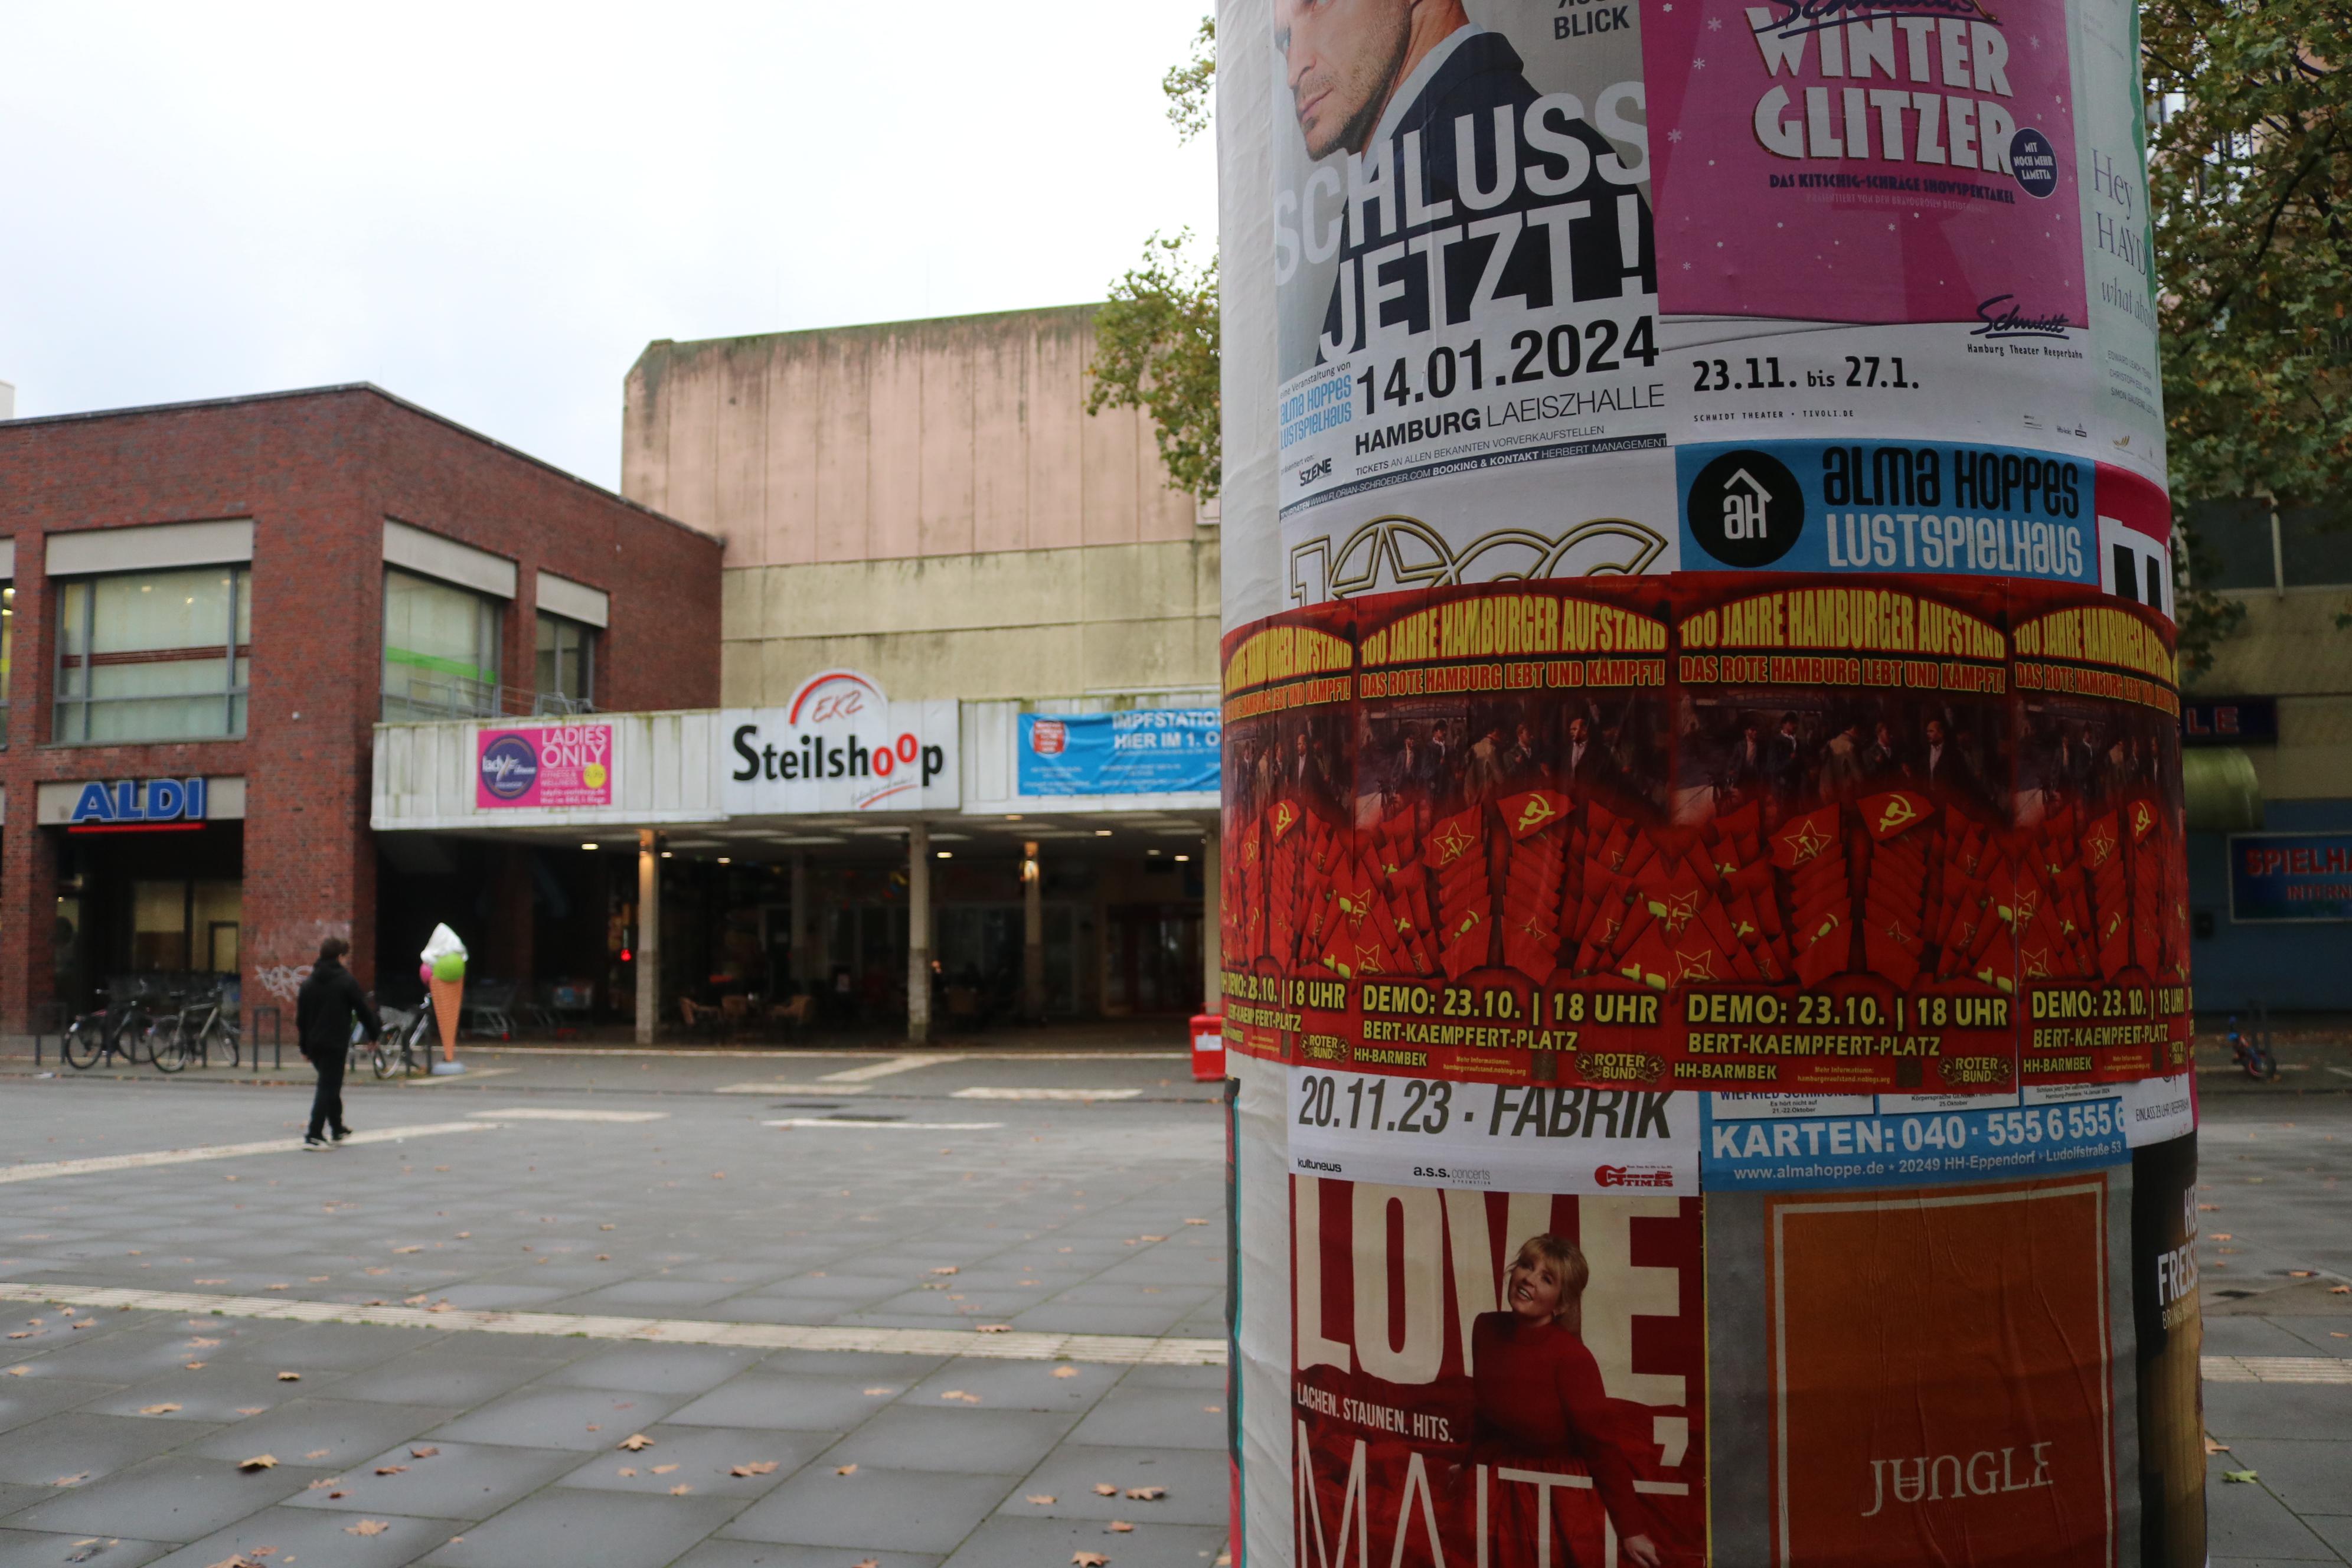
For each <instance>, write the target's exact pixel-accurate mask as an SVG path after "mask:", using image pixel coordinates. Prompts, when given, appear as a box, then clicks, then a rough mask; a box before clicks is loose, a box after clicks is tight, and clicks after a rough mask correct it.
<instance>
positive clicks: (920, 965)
mask: <svg viewBox="0 0 2352 1568" xmlns="http://www.w3.org/2000/svg"><path fill="white" fill-rule="evenodd" d="M930 1037H931V829H930V826H929V824H928V823H921V822H918V823H917V824H915V825H914V826H912V827H909V828H908V829H907V1043H908V1045H910V1046H919V1045H922V1044H924V1043H926V1042H927V1041H929V1039H930Z"/></svg>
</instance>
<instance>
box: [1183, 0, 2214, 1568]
mask: <svg viewBox="0 0 2352 1568" xmlns="http://www.w3.org/2000/svg"><path fill="white" fill-rule="evenodd" d="M1220 37H1221V39H1223V41H1224V43H1225V46H1226V47H1227V49H1228V51H1229V52H1230V53H1234V54H1237V55H1238V56H1240V57H1241V58H1234V59H1231V60H1229V61H1221V64H1220V73H1221V80H1223V82H1225V83H1226V84H1227V85H1228V86H1230V85H1231V84H1233V83H1235V82H1247V83H1250V84H1251V85H1252V89H1253V91H1254V92H1255V93H1256V94H1257V96H1256V97H1254V98H1250V99H1244V100H1240V101H1238V102H1236V101H1234V100H1233V99H1232V98H1231V97H1228V98H1227V99H1226V100H1224V101H1223V102H1221V105H1220V136H1221V139H1222V143H1223V168H1224V175H1225V179H1226V181H1227V183H1228V185H1229V186H1233V187H1236V188H1238V189H1240V190H1241V191H1243V192H1244V195H1239V196H1236V195H1233V194H1231V192H1229V194H1228V197H1227V213H1226V225H1227V228H1228V231H1229V233H1231V232H1240V233H1244V234H1250V235H1254V236H1255V235H1262V236H1263V237H1264V239H1265V243H1266V244H1267V246H1268V247H1269V248H1270V249H1271V252H1272V256H1271V266H1270V267H1268V266H1264V265H1262V264H1261V263H1260V261H1259V260H1257V259H1255V258H1236V260H1235V262H1234V267H1233V268H1232V269H1231V270H1230V272H1229V278H1230V279H1232V285H1231V288H1230V290H1229V293H1228V296H1227V305H1226V309H1227V310H1228V312H1229V314H1230V316H1231V318H1232V319H1231V320H1229V321H1228V322H1227V327H1228V332H1227V341H1228V342H1229V344H1232V345H1233V347H1232V349H1231V362H1230V363H1229V365H1228V385H1227V406H1228V408H1229V409H1234V408H1240V407H1251V408H1258V409H1265V410H1267V411H1268V413H1269V416H1268V417H1265V419H1264V420H1263V421H1262V422H1261V423H1259V424H1256V425H1253V426H1236V425H1231V424H1229V426H1228V430H1227V462H1228V474H1229V478H1230V479H1232V480H1233V481H1234V483H1233V484H1232V486H1231V488H1229V489H1228V493H1227V499H1226V503H1225V528H1226V531H1227V534H1228V536H1229V537H1228V542H1227V550H1228V556H1229V561H1231V562H1245V563H1253V564H1251V565H1250V566H1248V567H1247V568H1245V569H1229V575H1228V578H1227V584H1226V596H1227V604H1228V614H1227V631H1226V636H1225V640H1224V647H1223V656H1224V667H1223V715H1222V717H1223V745H1224V759H1225V763H1224V769H1223V790H1224V836H1225V845H1224V848H1225V854H1224V858H1223V866H1222V868H1221V874H1222V895H1223V896H1222V900H1221V919H1220V921H1219V937H1220V942H1221V950H1222V958H1223V989H1224V994H1225V1016H1226V1020H1227V1034H1228V1043H1229V1047H1230V1048H1231V1049H1232V1050H1234V1052H1235V1053H1236V1054H1237V1055H1239V1056H1241V1057H1244V1058H1251V1059H1252V1060H1253V1061H1254V1062H1255V1063H1256V1064H1261V1065H1262V1067H1263V1068H1264V1069H1265V1071H1267V1072H1268V1073H1270V1074H1274V1075H1278V1078H1279V1081H1280V1082H1281V1083H1282V1084H1283V1085H1284V1086H1285V1087H1284V1099H1283V1103H1282V1105H1281V1107H1280V1110H1279V1113H1278V1115H1277V1114H1260V1115H1257V1116H1255V1117H1244V1118H1243V1119H1242V1120H1241V1121H1240V1122H1239V1123H1238V1126H1239V1137H1240V1139H1241V1149H1240V1157H1239V1160H1238V1163H1237V1169H1238V1170H1239V1171H1240V1172H1242V1173H1243V1175H1242V1178H1241V1180H1240V1181H1239V1183H1238V1184H1237V1198H1236V1201H1237V1204H1238V1205H1239V1206H1238V1210H1237V1213H1238V1215H1239V1219H1238V1226H1239V1229H1238V1231H1237V1234H1239V1235H1240V1236H1242V1237H1244V1246H1243V1255H1244V1261H1243V1269H1242V1273H1243V1279H1242V1281H1241V1300H1242V1302H1243V1306H1242V1308H1241V1309H1240V1315H1241V1326H1242V1331H1241V1333H1240V1336H1239V1339H1238V1341H1237V1342H1238V1343H1239V1344H1240V1346H1241V1352H1240V1354H1241V1357H1242V1363H1241V1364H1240V1365H1239V1366H1237V1368H1236V1388H1237V1389H1238V1390H1243V1391H1247V1392H1249V1394H1250V1398H1249V1401H1248V1402H1247V1403H1246V1404H1244V1405H1243V1420H1242V1429H1241V1432H1240V1435H1239V1436H1238V1438H1237V1447H1236V1453H1237V1456H1238V1457H1239V1458H1240V1459H1241V1460H1242V1462H1243V1465H1244V1472H1245V1473H1244V1478H1243V1486H1242V1487H1241V1489H1240V1492H1239V1495H1240V1496H1242V1497H1244V1499H1246V1500H1248V1501H1247V1505H1246V1506H1247V1508H1248V1510H1249V1518H1248V1519H1247V1521H1246V1525H1247V1531H1246V1539H1247V1541H1248V1542H1249V1546H1248V1550H1249V1552H1251V1554H1252V1555H1254V1556H1259V1557H1268V1558H1271V1559H1274V1560H1276V1561H1281V1562H1290V1563H1297V1564H1299V1565H1300V1568H1336V1565H1337V1564H1338V1563H1340V1562H1342V1561H1345V1562H1359V1561H1362V1560H1366V1559H1367V1557H1368V1556H1369V1558H1372V1559H1378V1560H1380V1561H1384V1562H1386V1563H1390V1564H1391V1568H1402V1565H1404V1564H1407V1563H1411V1564H1424V1563H1425V1564H1428V1565H1430V1568H1440V1565H1442V1564H1444V1563H1447V1562H1449V1561H1451V1562H1454V1563H1475V1564H1477V1565H1478V1568H1497V1565H1499V1564H1505V1563H1508V1564H1513V1565H1517V1564H1521V1563H1524V1564H1528V1568H1553V1565H1554V1564H1561V1565H1566V1564H1590V1565H1592V1568H1601V1565H1604V1564H1606V1565H1613V1564H1616V1563H1635V1564H1641V1565H1642V1568H1652V1565H1654V1564H1661V1563H1687V1564H1698V1563H1726V1564H1733V1563H1737V1564H1749V1563H1772V1564H1778V1565H1787V1568H1794V1565H1796V1564H1799V1563H1802V1564H1806V1565H1808V1568H1810V1565H1812V1564H1816V1563H1852V1564H1857V1565H1859V1564H1865V1563H1870V1564H1875V1563H1894V1562H1914V1561H1917V1562H1929V1561H1932V1562H1941V1563H1953V1564H1971V1565H1979V1564H1980V1565H1990V1564H1996V1563H2004V1564H2005V1563H2018V1564H2024V1563H2085V1564H2090V1563H2108V1564H2112V1563H2122V1562H2134V1561H2145V1562H2147V1563H2166V1564H2170V1563H2190V1562H2194V1561H2196V1560H2198V1558H2199V1557H2200V1555H2201V1553H2202V1551H2203V1513H2202V1496H2201V1490H2200V1488H2199V1485H2198V1483H2197V1480H2196V1479H2195V1471H2194V1467H2193V1466H2191V1465H2189V1463H2187V1461H2186V1459H2185V1458H2184V1456H2186V1455H2189V1450H2190V1449H2191V1448H2193V1447H2195V1432H2196V1423H2197V1419H2198V1416H2197V1409H2196V1400H2195V1394H2194V1364H2195V1354H2196V1343H2197V1337H2198V1336H2197V1324H2196V1312H2195V1294H2194V1290H2193V1287H2192V1288H2190V1289H2188V1290H2187V1292H2186V1293H2185V1294H2184V1293H2183V1292H2182V1291H2181V1290H2180V1289H2179V1288H2178V1286H2179V1279H2180V1278H2181V1273H2182V1268H2181V1266H2180V1265H2179V1262H2178V1255H2179V1253H2180V1252H2181V1250H2182V1248H2183V1247H2184V1246H2185V1245H2187V1244H2186V1243H2185V1242H2184V1239H2183V1237H2181V1236H2180V1235H2179V1224H2178V1215H2177V1214H2175V1210H2177V1209H2178V1208H2179V1191H2180V1190H2181V1184H2182V1182H2183V1180H2184V1179H2186V1180H2188V1181H2189V1182H2190V1183H2191V1184H2193V1172H2194V1168H2195V1145H2194V1127H2195V1110H2194V1095H2193V1092H2192V1089H2191V1082H2190V1079H2189V1073H2188V1067H2189V1063H2188V1047H2189V973H2188V968H2187V960H2188V946H2187V936H2188V910H2187V889H2186V882H2185V869H2184V861H2183V857H2182V845H2183V842H2184V839H2183V818H2182V805H2181V791H2180V782H2179V749H2178V746H2179V742H2178V713H2179V688H2178V673H2177V667H2176V661H2175V656H2174V651H2173V649H2174V642H2173V627H2172V621H2171V613H2172V609H2173V594H2172V584H2171V580H2170V572H2169V559H2170V556H2169V533H2170V518H2169V509H2168V501H2167V499H2166V497H2165V494H2164V490H2163V479H2164V473H2165V468H2164V457H2163V425H2162V409H2161V398H2160V395H2159V393H2158V385H2157V374H2156V368H2155V367H2156V362H2157V355H2156V346H2155V317H2154V308H2153V303H2152V300H2153V292H2152V289H2151V288H2150V282H2149V279H2150V278H2151V276H2152V272H2151V267H2152V263H2151V261H2150V258H2149V254H2148V248H2147V240H2148V232H2147V212H2146V202H2145V195H2144V187H2145V181H2144V177H2143V167H2142V160H2143V153H2142V146H2141V139H2140V134H2139V129H2138V127H2139V103H2140V97H2139V86H2138V82H2137V78H2136V75H2135V70H2136V65H2135V61H2136V56H2137V36H2136V28H2135V24H2134V20H2133V14H2132V11H2131V8H2130V7H2129V6H2128V5H2124V4H2121V3H2120V0H2071V3H2070V0H2025V3H2023V4H2021V5H2011V6H2003V7H2000V8H1998V10H1996V9H1994V8H1991V7H1987V6H1982V5H1975V4H1970V3H1968V0H1961V3H1959V4H1951V5H1946V4H1938V5H1841V6H1835V7H1828V8H1824V7H1822V6H1819V5H1797V4H1795V3H1794V0H1770V3H1768V4H1764V5H1748V4H1735V3H1733V0H1672V3H1668V0H1543V3H1541V4H1538V3H1536V0H1489V3H1486V4H1483V5H1477V6H1475V7H1469V6H1465V5H1463V4H1461V3H1459V0H1363V3H1360V4H1356V5H1344V6H1342V5H1321V4H1315V3H1311V0H1256V3H1251V0H1234V3H1232V4H1229V5H1227V6H1226V7H1225V12H1224V14H1223V16H1221V22H1220ZM1250 192H1262V193H1264V194H1263V195H1248V194H1247V193H1250ZM1236 219H1238V220H1240V221H1239V222H1238V225H1237V224H1236ZM1268 345H1270V347H1269V346H1268ZM1236 367H1242V368H1243V369H1244V370H1245V371H1246V372H1247V373H1248V374H1253V375H1255V376H1259V377H1262V378H1264V384H1235V382H1234V375H1235V374H1236ZM1266 385H1270V386H1271V387H1272V389H1273V390H1272V394H1271V396H1270V397H1269V396H1268V395H1267V394H1266V392H1265V386H1266ZM1269 563H1271V564H1272V565H1273V566H1274V570H1273V571H1272V572H1271V573H1270V574H1269V573H1268V572H1267V571H1266V570H1265V567H1266V566H1267V565H1268V564H1269ZM1254 1070H1255V1069H1254ZM1253 1082H1255V1079H1253V1078H1251V1077H1249V1076H1247V1075H1245V1076H1244V1091H1243V1092H1244V1100H1247V1098H1248V1096H1249V1095H1250V1093H1251V1092H1252V1090H1251V1088H1250V1086H1251V1084H1252V1083H1253ZM1269 1109H1271V1108H1269ZM2136 1170H2137V1171H2138V1172H2140V1173H2143V1176H2142V1179H2144V1180H2146V1181H2147V1182H2150V1183H2155V1184H2158V1185H2160V1186H2162V1187H2163V1189H2164V1192H2163V1194H2162V1195H2160V1196H2158V1195H2155V1194H2138V1193H2137V1192H2136V1189H2135V1174H2134V1173H2135V1171H2136ZM1276 1171H1279V1172H1281V1173H1283V1174H1282V1176H1281V1178H1280V1184H1279V1188H1278V1190H1277V1187H1276V1178H1275V1175H1274V1173H1275V1172H1276ZM2184 1172H2185V1173H2191V1174H2190V1175H2189V1176H2188V1177H2186V1178H2184V1176H2183V1174H2182V1173H2184ZM1276 1212H1285V1213H1286V1214H1287V1215H1288V1222H1287V1232H1288V1246H1287V1247H1286V1248H1285V1249H1283V1251H1284V1252H1285V1253H1286V1257H1274V1256H1270V1251H1271V1248H1270V1247H1269V1244H1268V1235H1267V1231H1266V1229H1265V1227H1266V1226H1268V1225H1269V1224H1270V1216H1271V1215H1273V1214H1274V1213H1276ZM2168 1214H2173V1215H2175V1217H2174V1222H2172V1223H2167V1222H2165V1221H2164V1215H2168ZM2192 1217H2193V1213H2192ZM2168 1259H2169V1260H2171V1261H2170V1262H2168V1261H2167V1260H2168ZM1253 1270H1255V1271H1256V1272H1257V1273H1258V1274H1259V1275H1260V1276H1262V1277H1263V1279H1264V1281H1265V1282H1264V1283H1263V1284H1256V1285H1254V1284H1253V1280H1252V1271H1253ZM2166 1281H2170V1284H2169V1285H2168V1284H2167V1283H2166ZM1267 1292H1276V1300H1279V1302H1280V1303H1281V1304H1282V1305H1283V1306H1286V1308H1287V1313H1286V1317H1287V1321H1286V1325H1285V1324H1284V1323H1283V1322H1282V1321H1281V1316H1280V1315H1279V1314H1275V1313H1274V1310H1273V1309H1272V1308H1270V1307H1269V1306H1268V1304H1267V1301H1268V1296H1267ZM2159 1297H2161V1298H2162V1299H2161V1300H2158V1298H2159ZM1277 1346H1280V1347H1286V1348H1285V1349H1283V1350H1282V1351H1280V1352H1277V1350H1276V1348H1275V1347H1277ZM2184 1369H2185V1370H2184ZM2184 1378H2185V1379H2186V1380H2187V1381H2185V1382H2184ZM1275 1389H1279V1390H1281V1391H1282V1399H1281V1403H1280V1405H1274V1404H1273V1402H1272V1400H1271V1397H1270V1394H1271V1391H1272V1390H1275ZM1275 1466H1279V1469H1280V1474H1279V1476H1278V1478H1277V1477H1268V1476H1265V1475H1252V1474H1249V1473H1247V1472H1248V1471H1249V1470H1250V1469H1251V1468H1252V1467H1255V1468H1259V1469H1261V1470H1262V1469H1265V1468H1270V1467H1275Z"/></svg>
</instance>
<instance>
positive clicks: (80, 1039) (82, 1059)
mask: <svg viewBox="0 0 2352 1568" xmlns="http://www.w3.org/2000/svg"><path fill="white" fill-rule="evenodd" d="M104 1029H105V1026H104V1025H103V1024H93V1023H91V1022H90V1021H89V1019H87V1018H76V1019H75V1020H74V1021H73V1026H72V1027H70V1028H68V1030H67V1031H66V1037H65V1044H64V1046H63V1047H62V1048H61V1049H60V1051H59V1053H58V1054H59V1055H61V1056H63V1057H64V1058H66V1066H68V1067H69V1068H73V1069H75V1070H76V1071H77V1072H82V1071H87V1070H89V1068H90V1067H91V1066H92V1065H93V1064H95V1063H96V1062H97V1060H98V1053H99V1052H100V1049H102V1048H103V1046H102V1038H103V1032H104Z"/></svg>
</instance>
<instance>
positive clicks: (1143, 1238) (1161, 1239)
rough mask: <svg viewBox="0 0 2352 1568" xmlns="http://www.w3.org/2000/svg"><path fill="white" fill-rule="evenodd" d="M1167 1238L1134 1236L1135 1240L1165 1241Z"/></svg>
mask: <svg viewBox="0 0 2352 1568" xmlns="http://www.w3.org/2000/svg"><path fill="white" fill-rule="evenodd" d="M1167 1239H1168V1238H1167V1237H1164V1236H1139V1237H1136V1240H1138V1241H1165V1240H1167Z"/></svg>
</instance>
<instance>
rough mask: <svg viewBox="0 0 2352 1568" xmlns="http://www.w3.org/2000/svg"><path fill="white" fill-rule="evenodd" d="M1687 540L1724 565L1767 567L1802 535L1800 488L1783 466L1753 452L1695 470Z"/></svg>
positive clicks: (1741, 452)
mask: <svg viewBox="0 0 2352 1568" xmlns="http://www.w3.org/2000/svg"><path fill="white" fill-rule="evenodd" d="M1683 505H1684V513H1685V517H1686V518H1687V519H1688V520H1689V522H1690V531H1691V537H1692V538H1693V539H1695V540H1696V541H1697V542H1698V546H1699V548H1700V549H1702V550H1704V551H1706V552H1707V553H1708V554H1709V555H1712V556H1714V557H1715V558H1716V559H1717V561H1720V562H1722V563H1724V564H1725V565H1727V566H1740V567H1757V566H1769V565H1770V564H1772V563H1774V562H1775V561H1778V560H1780V557H1782V556H1783V555H1786V554H1787V553H1789V552H1790V550H1792V549H1794V548H1796V543H1797V538H1798V535H1800V534H1801V533H1803V532H1804V531H1805V489H1804V487H1803V486H1802V485H1800V484H1799V483H1798V482H1797V476H1796V475H1794V474H1792V473H1790V471H1789V468H1788V465H1787V464H1785V463H1783V462H1781V461H1780V458H1775V457H1772V456H1771V455H1769V453H1764V452H1759V451H1756V450H1754V449H1752V448H1743V449H1742V450H1739V451H1737V452H1726V453H1724V454H1723V455H1722V456H1721V457H1719V458H1716V459H1715V460H1714V461H1713V462H1711V463H1709V464H1707V466H1706V467H1705V468H1701V469H1700V470H1699V471H1698V477H1697V478H1696V479H1693V480H1691V487H1690V495H1689V496H1688V497H1687V498H1686V499H1685V501H1684V503H1683Z"/></svg>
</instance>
